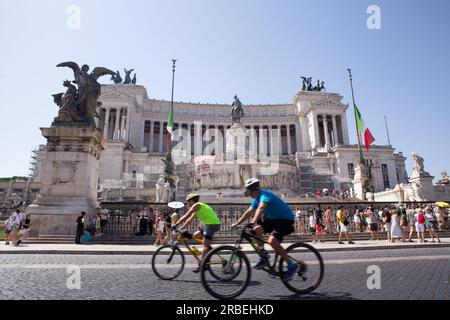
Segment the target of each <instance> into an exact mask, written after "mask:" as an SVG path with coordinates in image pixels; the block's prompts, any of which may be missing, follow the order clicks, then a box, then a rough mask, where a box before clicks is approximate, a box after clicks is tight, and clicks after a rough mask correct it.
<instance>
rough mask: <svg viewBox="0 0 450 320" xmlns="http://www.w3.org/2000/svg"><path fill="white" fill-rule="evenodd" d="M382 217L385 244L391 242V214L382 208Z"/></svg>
mask: <svg viewBox="0 0 450 320" xmlns="http://www.w3.org/2000/svg"><path fill="white" fill-rule="evenodd" d="M381 216H382V217H383V228H384V231H386V235H387V240H386V241H387V242H391V213H390V212H389V209H388V208H384V210H383V213H382V215H381Z"/></svg>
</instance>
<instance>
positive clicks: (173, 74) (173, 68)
mask: <svg viewBox="0 0 450 320" xmlns="http://www.w3.org/2000/svg"><path fill="white" fill-rule="evenodd" d="M172 62H173V64H172V99H171V102H170V112H171V114H173V92H174V87H175V63H176V62H177V60H176V59H172ZM167 124H168V123H167ZM172 130H173V129H172ZM171 140H172V139H171ZM167 151H168V152H171V151H172V142H171V141H170V140H167Z"/></svg>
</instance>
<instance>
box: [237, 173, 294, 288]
mask: <svg viewBox="0 0 450 320" xmlns="http://www.w3.org/2000/svg"><path fill="white" fill-rule="evenodd" d="M244 186H245V188H246V191H245V196H247V197H248V196H250V197H252V198H253V201H252V203H251V205H250V208H248V209H247V211H245V213H244V214H243V215H242V216H241V217H240V218H239V219H238V221H237V222H236V223H235V224H233V226H236V225H239V224H241V223H242V222H243V221H245V220H247V219H249V218H250V217H251V216H252V215H253V214H254V216H253V218H252V220H251V225H254V227H253V231H254V232H255V234H256V235H257V236H258V237H260V236H261V235H262V234H263V233H270V236H269V240H268V242H269V244H270V245H271V246H272V248H273V249H274V250H275V252H276V253H277V254H278V255H279V256H281V258H282V259H284V261H286V262H287V265H288V271H286V272H285V273H284V274H283V278H284V279H285V280H291V279H292V277H293V275H294V273H295V271H296V270H297V268H298V266H297V264H296V263H294V262H292V261H290V260H289V258H288V256H287V254H286V251H285V250H284V248H283V247H282V246H281V244H280V243H281V242H282V241H283V237H284V236H286V235H288V234H291V233H293V232H294V213H293V212H292V210H291V208H289V206H288V205H287V204H286V203H285V202H284V201H283V200H282V199H280V197H278V196H277V195H275V194H274V193H273V192H271V191H269V190H264V189H261V188H260V181H259V180H258V179H248V180H247V181H245V184H244ZM258 246H259V247H260V250H261V252H262V258H261V259H260V261H258V263H256V265H255V266H254V268H256V269H262V268H263V267H264V266H266V265H267V264H269V253H268V252H267V251H266V250H265V249H264V243H263V242H261V241H258Z"/></svg>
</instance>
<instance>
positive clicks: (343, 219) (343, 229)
mask: <svg viewBox="0 0 450 320" xmlns="http://www.w3.org/2000/svg"><path fill="white" fill-rule="evenodd" d="M336 223H338V224H339V240H338V243H339V244H344V243H343V242H342V241H341V240H342V233H345V237H346V238H347V243H348V244H354V242H353V241H351V240H350V235H349V233H348V228H347V227H348V225H349V224H350V223H349V222H348V220H347V215H346V213H345V210H344V206H340V207H339V208H338V211H337V213H336Z"/></svg>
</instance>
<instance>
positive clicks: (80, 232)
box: [75, 211, 86, 244]
mask: <svg viewBox="0 0 450 320" xmlns="http://www.w3.org/2000/svg"><path fill="white" fill-rule="evenodd" d="M85 215H86V212H84V211H81V216H79V217H78V218H77V233H76V236H75V243H76V244H81V236H82V235H83V231H84V216H85Z"/></svg>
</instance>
